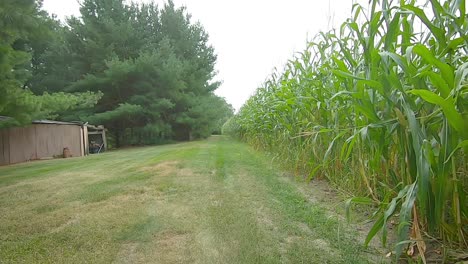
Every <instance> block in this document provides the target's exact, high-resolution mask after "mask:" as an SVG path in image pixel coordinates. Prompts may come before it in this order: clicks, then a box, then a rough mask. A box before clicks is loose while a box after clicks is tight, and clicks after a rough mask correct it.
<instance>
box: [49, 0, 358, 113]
mask: <svg viewBox="0 0 468 264" xmlns="http://www.w3.org/2000/svg"><path fill="white" fill-rule="evenodd" d="M150 1H151V0H137V1H135V2H150ZM154 2H155V3H158V4H159V5H160V6H162V5H163V4H164V2H165V1H164V0H155V1H154ZM353 2H354V1H353V0H287V1H286V0H236V1H233V0H230V1H227V0H192V1H190V0H174V4H175V5H176V6H186V7H187V11H188V13H190V14H192V19H193V21H194V22H195V21H200V23H201V24H202V25H203V27H204V28H205V30H206V31H207V32H208V34H209V37H210V44H211V45H213V47H214V49H215V51H216V54H217V55H218V60H217V64H216V70H217V71H218V75H217V78H216V79H217V80H221V81H222V82H223V84H222V85H221V86H220V88H219V89H218V90H217V91H216V94H218V95H219V96H223V97H225V98H226V100H227V101H228V102H229V103H230V104H232V105H233V106H234V108H235V109H236V110H238V109H239V108H240V107H241V106H242V104H243V103H244V102H245V101H246V100H247V99H248V98H249V97H250V96H251V95H252V94H253V93H254V92H255V90H256V88H257V87H259V86H260V85H261V84H262V83H263V82H264V81H265V80H266V78H267V77H269V76H270V74H271V73H272V72H273V69H274V68H275V67H276V68H278V69H280V70H282V69H283V66H284V65H285V63H286V62H287V60H288V59H290V58H291V57H292V56H293V54H294V52H300V51H302V50H303V49H304V48H305V45H306V40H307V39H311V38H312V37H314V36H315V35H316V34H317V33H318V32H319V31H326V30H328V29H331V28H333V27H335V28H336V27H338V26H339V25H340V24H341V23H342V22H344V21H345V19H346V18H348V17H349V16H350V15H351V7H352V3H353ZM44 9H45V10H47V11H48V12H49V13H53V14H56V15H57V16H58V17H59V18H60V19H63V18H64V17H66V16H70V15H75V16H79V3H78V0H44Z"/></svg>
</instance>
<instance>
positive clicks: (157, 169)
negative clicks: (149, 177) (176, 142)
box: [140, 161, 179, 176]
mask: <svg viewBox="0 0 468 264" xmlns="http://www.w3.org/2000/svg"><path fill="white" fill-rule="evenodd" d="M178 164H179V162H178V161H163V162H160V163H158V164H155V165H152V166H146V167H142V168H141V169H140V170H141V171H144V172H150V173H155V174H156V175H158V176H170V175H173V174H174V172H175V171H176V170H177V165H178Z"/></svg>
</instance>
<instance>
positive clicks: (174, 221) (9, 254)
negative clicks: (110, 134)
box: [0, 137, 368, 263]
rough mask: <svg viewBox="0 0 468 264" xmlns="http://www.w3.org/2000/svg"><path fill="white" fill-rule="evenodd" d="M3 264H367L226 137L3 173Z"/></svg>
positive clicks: (346, 234)
mask: <svg viewBox="0 0 468 264" xmlns="http://www.w3.org/2000/svg"><path fill="white" fill-rule="evenodd" d="M0 210H1V214H0V263H15V262H24V263H44V262H47V263H49V262H54V263H84V262H90V263H366V262H368V261H367V260H366V255H365V254H364V253H362V252H363V249H362V248H361V246H360V244H359V243H358V242H357V241H356V239H354V238H353V236H354V235H355V234H354V233H353V232H352V231H350V230H349V228H347V226H346V224H344V223H342V221H339V220H337V218H335V217H331V216H330V214H329V213H327V212H326V211H325V210H323V208H321V207H320V206H319V205H318V204H314V203H311V202H309V200H308V199H307V198H306V197H305V196H304V195H303V194H301V192H299V191H298V189H297V187H296V184H295V183H293V182H291V181H290V180H289V179H287V178H285V177H282V176H280V172H278V171H276V170H275V169H273V168H272V166H271V162H270V160H269V159H267V158H266V157H264V156H263V155H262V154H260V153H258V152H255V151H253V150H252V149H251V148H249V147H248V146H246V145H244V144H241V143H237V142H233V141H231V140H229V139H226V138H223V137H212V138H210V139H208V140H205V141H199V142H191V143H183V144H176V145H167V146H159V147H145V148H135V149H128V150H121V151H115V152H109V153H105V154H102V155H94V156H90V157H86V158H76V159H67V160H51V161H42V162H33V163H26V164H18V165H14V166H8V167H0Z"/></svg>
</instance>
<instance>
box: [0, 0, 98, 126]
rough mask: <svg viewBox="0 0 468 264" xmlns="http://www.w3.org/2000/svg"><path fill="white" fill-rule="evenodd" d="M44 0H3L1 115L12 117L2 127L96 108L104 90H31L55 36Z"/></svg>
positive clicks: (0, 6) (0, 5)
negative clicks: (46, 45)
mask: <svg viewBox="0 0 468 264" xmlns="http://www.w3.org/2000/svg"><path fill="white" fill-rule="evenodd" d="M40 6H41V2H36V1H33V0H26V1H10V0H7V1H2V2H1V3H0V94H1V95H2V96H1V97H0V115H3V116H8V117H11V119H8V121H4V122H1V123H0V127H5V126H12V125H23V124H28V123H30V122H31V120H32V119H38V118H54V117H55V116H56V115H57V113H59V112H63V111H67V110H71V109H73V110H74V109H80V108H85V107H92V106H94V105H95V104H96V102H97V101H98V100H99V98H100V97H101V94H100V93H95V94H94V93H80V94H67V93H63V92H60V93H53V94H49V93H44V94H40V95H34V94H33V93H32V92H31V91H30V89H29V88H30V85H29V83H30V79H31V78H32V75H33V72H34V67H31V64H40V62H39V61H36V60H35V58H36V57H37V53H39V52H40V51H43V50H44V43H46V39H47V38H48V37H49V36H50V35H51V32H52V30H51V28H50V27H51V25H53V24H54V23H55V22H54V21H53V20H52V19H50V18H49V17H48V16H47V14H46V13H45V12H43V11H40Z"/></svg>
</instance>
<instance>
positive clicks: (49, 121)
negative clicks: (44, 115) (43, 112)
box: [32, 119, 83, 126]
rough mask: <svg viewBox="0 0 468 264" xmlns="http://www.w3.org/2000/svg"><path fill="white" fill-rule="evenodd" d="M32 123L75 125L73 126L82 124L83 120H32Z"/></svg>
mask: <svg viewBox="0 0 468 264" xmlns="http://www.w3.org/2000/svg"><path fill="white" fill-rule="evenodd" d="M32 123H33V124H53V125H75V126H82V125H83V122H79V121H76V122H75V121H74V122H63V121H54V120H45V119H44V120H34V121H32Z"/></svg>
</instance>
